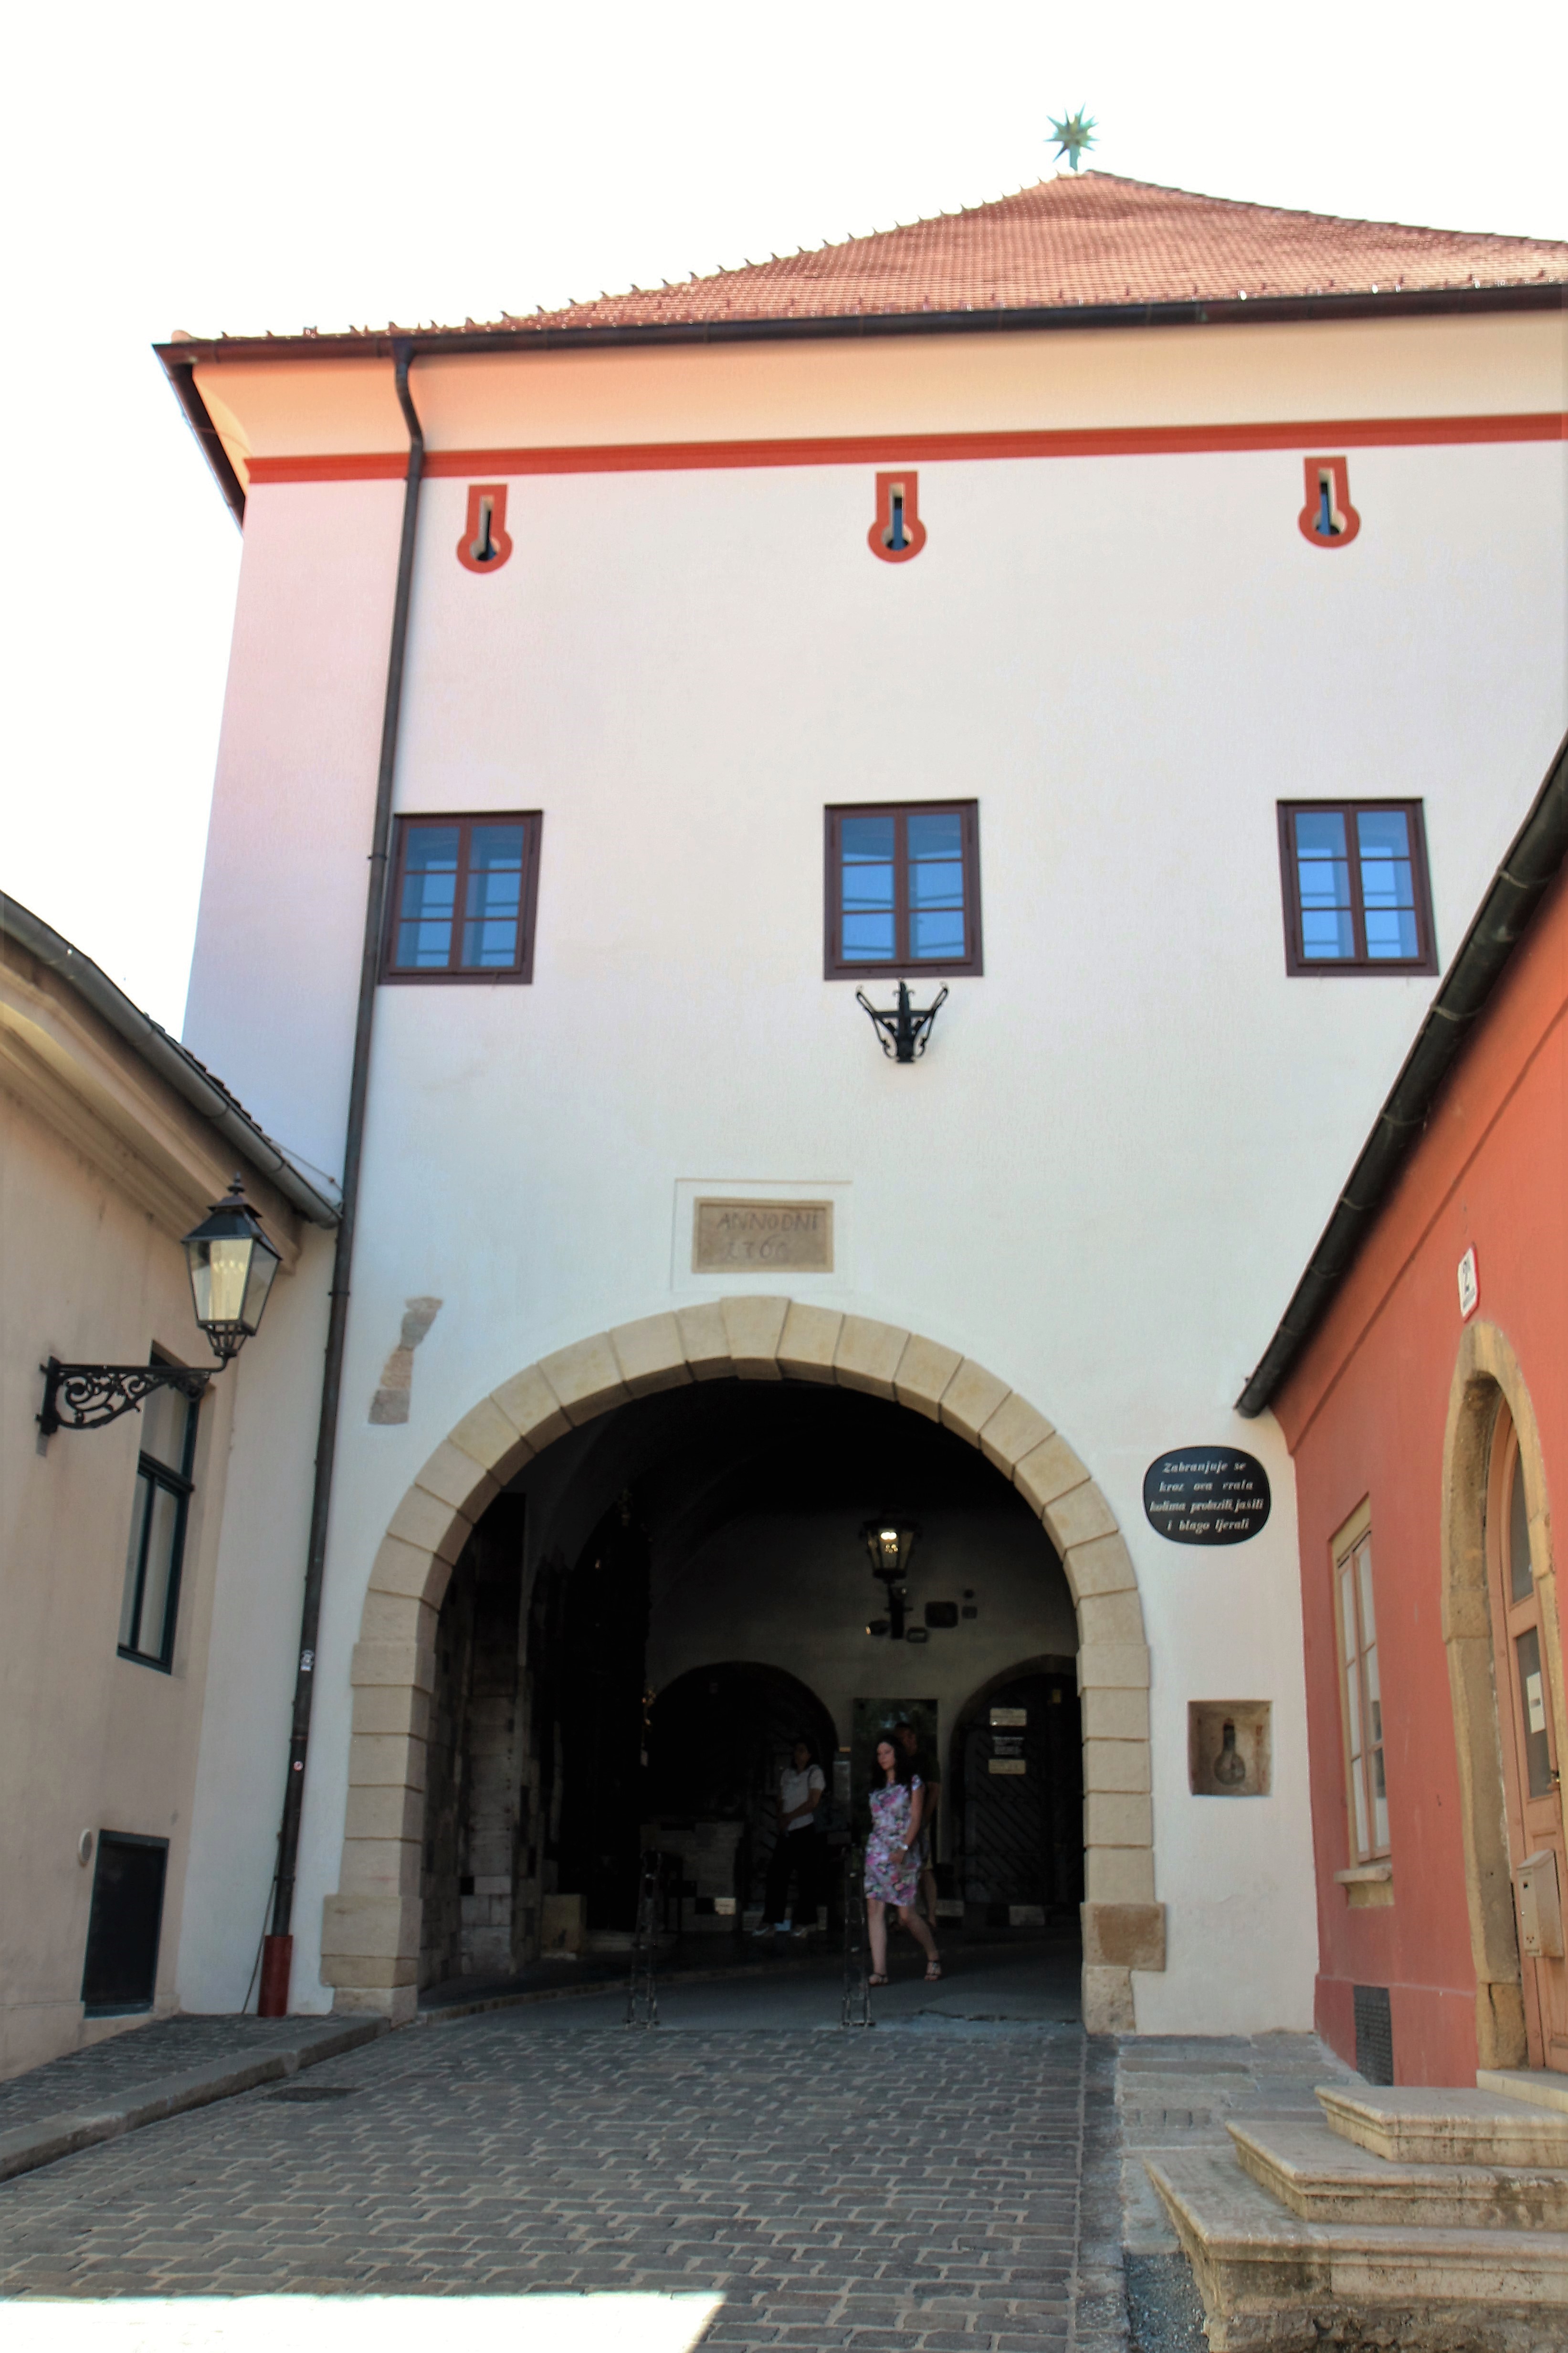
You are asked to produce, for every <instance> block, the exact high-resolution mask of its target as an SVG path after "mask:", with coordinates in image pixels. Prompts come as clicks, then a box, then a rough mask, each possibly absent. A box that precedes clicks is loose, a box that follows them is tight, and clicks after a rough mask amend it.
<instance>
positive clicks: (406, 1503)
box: [386, 1487, 472, 1560]
mask: <svg viewBox="0 0 1568 2353" xmlns="http://www.w3.org/2000/svg"><path fill="white" fill-rule="evenodd" d="M470 1525H472V1523H471V1522H470V1521H469V1519H468V1514H467V1513H466V1512H463V1511H461V1510H459V1509H458V1508H457V1507H456V1506H455V1505H453V1504H443V1503H441V1502H440V1501H439V1500H438V1499H437V1497H436V1496H435V1495H432V1494H431V1493H429V1492H428V1491H427V1490H426V1488H424V1487H410V1488H409V1490H408V1492H407V1493H406V1494H405V1496H404V1498H403V1500H402V1502H401V1503H400V1504H398V1506H397V1509H396V1511H395V1512H394V1514H393V1515H392V1517H391V1519H390V1520H389V1521H388V1522H387V1525H386V1533H387V1535H389V1536H401V1537H402V1538H403V1540H404V1542H405V1544H411V1545H416V1546H418V1547H419V1549H420V1550H421V1551H422V1552H433V1553H434V1554H435V1555H436V1556H437V1559H438V1560H456V1559H457V1557H458V1554H459V1553H460V1552H461V1551H462V1549H463V1546H465V1545H466V1544H467V1543H468V1529H469V1527H470Z"/></svg>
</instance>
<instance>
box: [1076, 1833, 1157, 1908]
mask: <svg viewBox="0 0 1568 2353" xmlns="http://www.w3.org/2000/svg"><path fill="white" fill-rule="evenodd" d="M1084 1894H1086V1896H1087V1897H1088V1899H1089V1903H1091V1904H1152V1902H1153V1901H1154V1854H1153V1850H1152V1848H1151V1847H1146V1846H1100V1847H1090V1849H1089V1852H1088V1853H1087V1854H1086V1855H1085V1857H1084Z"/></svg>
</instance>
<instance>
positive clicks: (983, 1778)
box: [952, 1659, 1083, 1928]
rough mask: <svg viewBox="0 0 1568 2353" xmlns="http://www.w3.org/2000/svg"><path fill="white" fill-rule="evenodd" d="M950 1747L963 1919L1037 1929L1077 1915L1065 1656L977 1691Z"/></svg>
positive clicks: (1076, 1795)
mask: <svg viewBox="0 0 1568 2353" xmlns="http://www.w3.org/2000/svg"><path fill="white" fill-rule="evenodd" d="M952 1752H953V1753H952V1774H953V1783H954V1788H953V1797H954V1800H955V1814H956V1821H957V1827H958V1839H959V1852H958V1854H957V1857H956V1873H957V1876H958V1880H959V1884H960V1889H961V1892H962V1894H963V1904H964V1915H965V1918H966V1919H970V1918H973V1920H974V1921H975V1923H976V1925H984V1926H988V1927H993V1928H1005V1927H1009V1926H1011V1927H1037V1926H1048V1925H1049V1924H1050V1923H1051V1921H1052V1917H1053V1915H1057V1916H1058V1917H1060V1916H1061V1915H1072V1914H1073V1913H1076V1910H1077V1907H1078V1905H1079V1904H1080V1903H1081V1902H1082V1900H1083V1749H1082V1734H1081V1728H1080V1718H1079V1697H1078V1686H1077V1678H1076V1675H1075V1673H1074V1671H1073V1662H1072V1661H1071V1660H1070V1659H1063V1660H1059V1661H1041V1662H1039V1664H1038V1666H1037V1667H1036V1668H1035V1669H1034V1670H1032V1671H1031V1672H1028V1673H1026V1674H1022V1675H1017V1676H1013V1677H1010V1678H1009V1679H1008V1680H1007V1681H1005V1682H1004V1683H997V1684H995V1685H994V1686H992V1687H991V1688H990V1689H989V1690H986V1691H984V1692H981V1693H979V1694H976V1696H975V1697H974V1698H973V1700H972V1701H971V1702H970V1704H969V1705H968V1706H967V1707H966V1708H965V1710H964V1712H963V1717H962V1718H961V1720H960V1723H959V1725H958V1727H957V1730H956V1731H955V1733H954V1736H953V1743H952ZM1019 1915H1024V1916H1022V1917H1020V1916H1019Z"/></svg>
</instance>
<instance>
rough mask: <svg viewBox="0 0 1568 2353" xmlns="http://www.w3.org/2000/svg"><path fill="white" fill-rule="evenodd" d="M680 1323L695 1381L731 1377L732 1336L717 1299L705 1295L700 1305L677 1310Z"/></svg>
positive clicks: (686, 1353)
mask: <svg viewBox="0 0 1568 2353" xmlns="http://www.w3.org/2000/svg"><path fill="white" fill-rule="evenodd" d="M675 1320H676V1323H677V1324H679V1327H680V1345H681V1348H682V1350H683V1351H684V1354H685V1356H686V1361H687V1363H688V1365H689V1366H690V1368H691V1377H692V1379H693V1380H694V1381H725V1380H728V1379H729V1377H730V1375H731V1371H732V1370H733V1366H731V1362H730V1339H729V1335H728V1333H727V1332H726V1331H725V1329H724V1318H723V1316H722V1315H721V1313H720V1310H719V1302H718V1301H717V1300H716V1299H705V1300H704V1301H703V1303H702V1304H701V1305H700V1307H680V1308H678V1309H677V1310H676V1316H675Z"/></svg>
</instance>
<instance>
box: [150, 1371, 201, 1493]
mask: <svg viewBox="0 0 1568 2353" xmlns="http://www.w3.org/2000/svg"><path fill="white" fill-rule="evenodd" d="M193 1410H194V1409H193V1407H192V1405H191V1400H190V1398H185V1397H182V1396H181V1395H180V1392H179V1390H178V1389H154V1390H153V1394H152V1396H151V1397H150V1398H147V1399H146V1400H145V1402H144V1403H143V1405H142V1453H143V1454H150V1455H151V1456H152V1457H153V1461H154V1462H162V1463H163V1464H164V1465H165V1466H166V1467H167V1468H168V1469H169V1470H171V1471H178V1472H180V1473H181V1475H182V1476H184V1468H185V1433H186V1431H187V1430H189V1428H190V1426H191V1414H192V1412H193Z"/></svg>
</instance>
